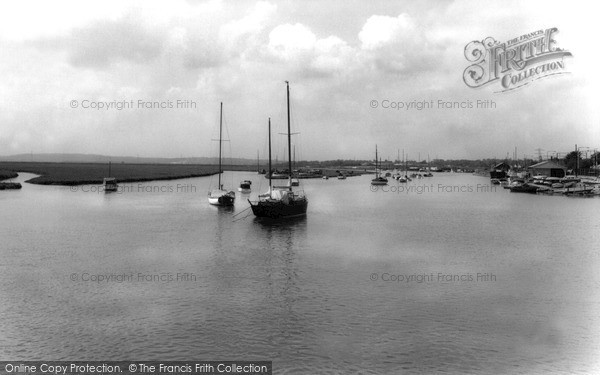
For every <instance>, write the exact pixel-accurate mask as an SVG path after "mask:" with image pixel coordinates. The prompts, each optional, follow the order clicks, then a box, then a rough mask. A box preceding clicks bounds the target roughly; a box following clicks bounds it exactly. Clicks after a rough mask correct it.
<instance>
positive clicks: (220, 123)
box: [219, 102, 223, 189]
mask: <svg viewBox="0 0 600 375" xmlns="http://www.w3.org/2000/svg"><path fill="white" fill-rule="evenodd" d="M222 138H223V102H221V113H220V115H219V189H221V139H222Z"/></svg>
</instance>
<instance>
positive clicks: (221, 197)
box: [208, 102, 235, 206]
mask: <svg viewBox="0 0 600 375" xmlns="http://www.w3.org/2000/svg"><path fill="white" fill-rule="evenodd" d="M222 143H223V102H221V112H220V116H219V185H218V188H217V189H214V190H211V191H209V193H208V203H210V204H212V205H214V206H233V204H234V203H235V192H233V191H227V190H225V189H223V184H221V174H223V169H222V166H221V144H222Z"/></svg>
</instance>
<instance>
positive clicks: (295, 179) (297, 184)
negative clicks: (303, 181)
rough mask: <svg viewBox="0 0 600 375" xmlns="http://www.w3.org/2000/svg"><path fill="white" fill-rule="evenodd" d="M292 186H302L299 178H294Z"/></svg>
mask: <svg viewBox="0 0 600 375" xmlns="http://www.w3.org/2000/svg"><path fill="white" fill-rule="evenodd" d="M292 186H300V180H298V179H297V178H292Z"/></svg>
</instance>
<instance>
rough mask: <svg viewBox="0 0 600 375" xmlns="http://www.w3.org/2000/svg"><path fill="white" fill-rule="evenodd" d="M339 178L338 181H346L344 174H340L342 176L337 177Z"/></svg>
mask: <svg viewBox="0 0 600 375" xmlns="http://www.w3.org/2000/svg"><path fill="white" fill-rule="evenodd" d="M337 178H338V180H345V179H346V176H344V174H343V173H340V174H339V175H338V176H337Z"/></svg>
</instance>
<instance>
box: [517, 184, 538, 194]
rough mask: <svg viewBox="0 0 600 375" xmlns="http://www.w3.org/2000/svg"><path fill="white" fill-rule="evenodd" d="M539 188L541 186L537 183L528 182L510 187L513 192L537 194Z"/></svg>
mask: <svg viewBox="0 0 600 375" xmlns="http://www.w3.org/2000/svg"><path fill="white" fill-rule="evenodd" d="M538 190H539V187H537V186H535V185H531V184H528V183H524V184H519V185H514V186H511V187H510V192H511V193H529V194H536V193H537V192H538Z"/></svg>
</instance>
